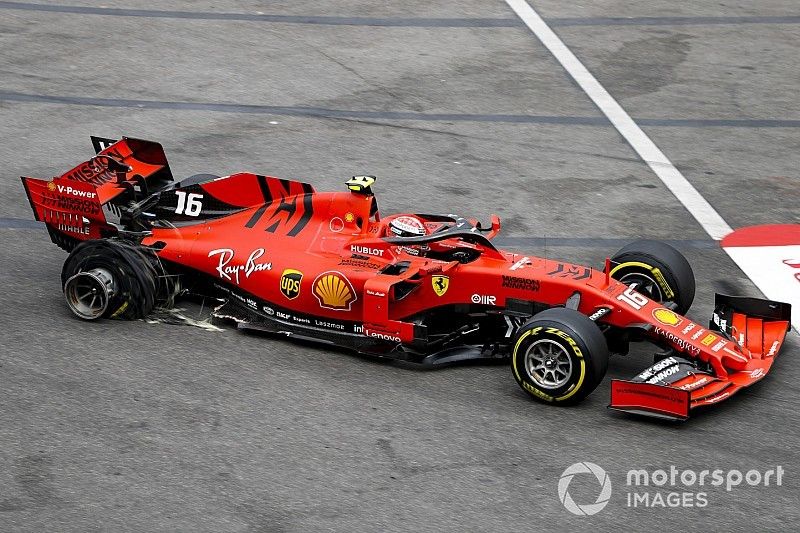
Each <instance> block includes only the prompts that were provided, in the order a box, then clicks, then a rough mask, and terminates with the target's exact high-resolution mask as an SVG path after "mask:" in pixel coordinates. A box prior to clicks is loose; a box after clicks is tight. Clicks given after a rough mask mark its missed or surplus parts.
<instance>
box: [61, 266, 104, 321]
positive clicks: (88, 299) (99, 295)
mask: <svg viewBox="0 0 800 533" xmlns="http://www.w3.org/2000/svg"><path fill="white" fill-rule="evenodd" d="M114 290H115V286H114V277H113V276H112V275H111V273H110V272H109V271H108V270H106V269H104V268H95V269H92V270H89V271H86V272H78V273H77V274H75V275H74V276H72V277H71V278H69V279H68V280H67V282H66V283H65V284H64V296H65V298H66V299H67V305H68V306H69V308H70V310H72V312H73V313H75V314H76V315H77V316H79V317H80V318H82V319H84V320H96V319H98V318H100V317H102V316H103V315H104V314H105V312H106V310H107V309H108V305H109V302H110V301H111V297H112V296H113V295H114Z"/></svg>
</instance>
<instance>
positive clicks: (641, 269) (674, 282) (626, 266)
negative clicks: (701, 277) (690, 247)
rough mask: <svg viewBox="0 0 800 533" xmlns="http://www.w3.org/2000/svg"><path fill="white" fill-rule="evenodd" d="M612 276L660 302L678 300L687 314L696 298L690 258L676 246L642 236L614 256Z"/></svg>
mask: <svg viewBox="0 0 800 533" xmlns="http://www.w3.org/2000/svg"><path fill="white" fill-rule="evenodd" d="M611 261H612V262H613V263H614V266H613V267H612V269H611V277H612V278H614V279H616V280H617V281H621V282H622V283H624V284H625V285H628V286H632V285H636V292H638V293H640V294H644V295H645V296H647V297H648V298H650V299H651V300H655V301H656V302H659V303H666V302H674V303H675V304H676V308H675V311H676V312H677V313H679V314H681V315H684V314H686V311H688V310H689V307H691V305H692V301H693V300H694V291H695V281H694V272H692V267H691V265H689V261H687V260H686V258H685V257H684V256H683V254H681V253H680V252H679V251H678V250H676V249H675V248H673V247H672V246H670V245H668V244H666V243H663V242H660V241H650V240H641V241H636V242H632V243H630V244H628V245H626V246H624V247H623V248H622V249H621V250H620V251H618V252H617V253H616V254H614V257H612V258H611Z"/></svg>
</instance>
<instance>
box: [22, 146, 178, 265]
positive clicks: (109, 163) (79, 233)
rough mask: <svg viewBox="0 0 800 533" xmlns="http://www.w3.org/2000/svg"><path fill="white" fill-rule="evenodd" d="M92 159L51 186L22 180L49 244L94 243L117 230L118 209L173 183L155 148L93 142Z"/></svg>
mask: <svg viewBox="0 0 800 533" xmlns="http://www.w3.org/2000/svg"><path fill="white" fill-rule="evenodd" d="M92 144H93V146H94V148H95V152H96V155H95V156H94V157H92V158H91V159H89V160H88V161H84V162H83V163H81V164H80V165H78V166H76V167H75V168H73V169H71V170H69V171H67V172H65V173H63V174H62V175H60V176H58V177H55V178H53V179H52V180H50V181H46V180H41V179H36V178H30V177H23V178H22V183H23V185H24V186H25V193H26V194H27V196H28V200H29V201H30V203H31V209H32V210H33V214H34V217H35V218H36V220H39V221H41V222H44V223H45V224H46V225H47V229H48V231H49V232H50V236H51V238H52V239H53V242H55V243H56V244H58V245H59V246H61V247H62V248H65V249H71V247H72V246H74V244H75V243H76V242H77V241H81V240H88V239H98V238H101V237H104V236H107V235H108V234H113V233H115V232H116V230H117V229H118V224H119V223H120V218H121V214H122V210H121V209H120V207H122V206H126V205H127V204H128V203H129V202H130V201H139V200H141V199H142V198H145V197H147V196H148V195H149V194H150V192H151V191H155V190H159V189H161V188H163V187H164V186H165V185H166V184H168V183H170V182H171V181H172V179H173V178H172V172H171V171H170V168H169V165H168V163H167V158H166V156H165V155H164V149H163V148H162V146H161V145H160V144H159V143H156V142H152V141H145V140H141V139H130V138H127V137H123V138H122V139H121V140H119V141H114V140H113V139H103V138H100V137H92Z"/></svg>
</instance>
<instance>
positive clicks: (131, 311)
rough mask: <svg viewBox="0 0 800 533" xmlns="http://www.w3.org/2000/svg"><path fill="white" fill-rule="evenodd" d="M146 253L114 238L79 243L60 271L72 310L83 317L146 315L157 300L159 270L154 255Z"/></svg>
mask: <svg viewBox="0 0 800 533" xmlns="http://www.w3.org/2000/svg"><path fill="white" fill-rule="evenodd" d="M146 253H147V252H146V251H145V250H143V249H142V248H140V247H138V246H136V245H133V244H128V243H124V242H121V241H114V240H96V241H86V242H83V243H81V244H79V245H78V246H76V247H75V249H74V250H72V252H71V253H70V255H69V257H68V258H67V260H66V262H65V263H64V267H63V269H62V270H61V283H62V286H63V289H64V297H65V299H66V301H67V305H68V306H69V308H70V310H71V311H72V312H73V313H75V315H77V316H78V317H80V318H82V319H84V320H96V319H99V318H120V319H126V320H134V319H137V318H143V317H145V316H147V315H148V314H149V313H150V311H152V310H153V307H154V306H155V303H156V292H157V287H158V285H157V280H158V272H157V270H156V266H155V265H156V264H157V262H156V261H155V258H150V257H148V256H147V255H146Z"/></svg>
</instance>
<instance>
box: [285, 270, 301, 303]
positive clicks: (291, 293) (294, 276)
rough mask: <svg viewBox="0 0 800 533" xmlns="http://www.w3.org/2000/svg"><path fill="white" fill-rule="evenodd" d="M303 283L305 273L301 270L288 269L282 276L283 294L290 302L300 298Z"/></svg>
mask: <svg viewBox="0 0 800 533" xmlns="http://www.w3.org/2000/svg"><path fill="white" fill-rule="evenodd" d="M301 281H303V273H302V272H300V271H299V270H292V269H291V268H287V269H286V270H284V271H283V274H282V275H281V292H282V293H283V295H284V296H286V297H287V298H289V299H290V300H294V299H295V298H297V297H298V296H300V282H301Z"/></svg>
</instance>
